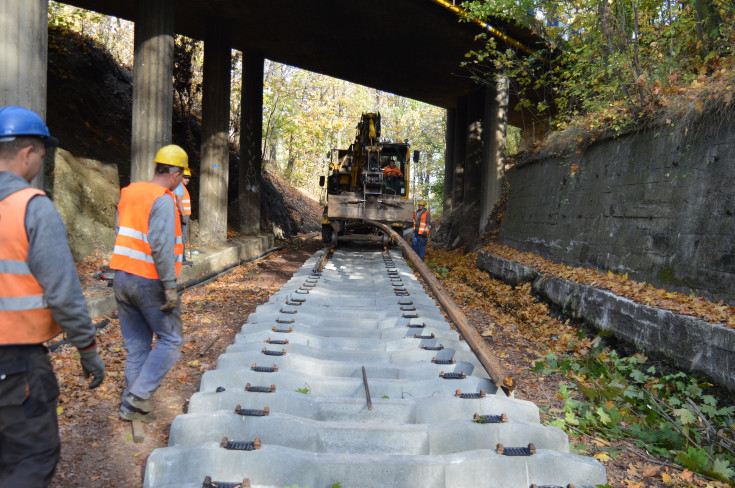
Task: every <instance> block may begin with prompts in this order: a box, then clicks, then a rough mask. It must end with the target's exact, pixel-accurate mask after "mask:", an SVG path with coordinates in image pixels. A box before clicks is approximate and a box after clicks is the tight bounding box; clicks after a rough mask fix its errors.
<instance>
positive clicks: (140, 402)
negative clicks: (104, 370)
mask: <svg viewBox="0 0 735 488" xmlns="http://www.w3.org/2000/svg"><path fill="white" fill-rule="evenodd" d="M123 402H126V403H128V404H129V405H130V406H132V407H135V409H136V410H139V411H141V412H143V413H148V412H150V411H151V410H153V402H152V401H151V399H150V398H148V399H143V398H140V397H139V396H137V395H133V394H132V393H128V394H127V395H125V397H124V398H123Z"/></svg>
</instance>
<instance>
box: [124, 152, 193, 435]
mask: <svg viewBox="0 0 735 488" xmlns="http://www.w3.org/2000/svg"><path fill="white" fill-rule="evenodd" d="M154 161H155V162H156V168H155V173H154V176H153V179H152V180H151V181H148V182H146V181H140V182H136V183H131V184H130V185H129V186H127V187H126V188H123V189H122V191H121V195H120V203H119V204H118V208H117V212H118V215H117V237H116V239H115V248H114V250H113V253H112V260H111V261H110V268H112V269H114V270H116V271H115V280H114V282H113V289H114V291H115V300H116V301H117V308H118V313H119V315H120V332H121V333H122V336H123V340H124V341H125V347H126V348H127V350H128V354H127V358H126V360H125V391H124V392H123V394H122V401H121V404H120V409H119V410H118V416H119V417H120V418H121V419H123V420H129V421H132V420H135V419H140V420H143V421H144V422H150V421H153V420H155V418H156V416H155V414H154V413H153V412H152V409H153V403H152V400H151V395H153V392H155V391H156V389H157V388H158V386H159V385H160V384H161V381H162V380H163V377H164V376H165V375H166V373H167V372H168V371H169V370H170V369H171V367H172V366H173V365H174V363H175V362H176V359H177V358H178V357H179V351H180V349H181V345H182V344H183V342H184V334H183V325H182V323H181V315H180V313H179V295H178V293H177V292H176V278H177V277H178V275H179V273H180V271H181V265H182V261H183V258H184V256H183V255H184V244H183V240H182V235H181V221H180V219H178V218H177V216H176V211H175V203H174V195H173V193H172V192H173V191H174V190H175V189H176V187H177V186H178V185H179V184H180V183H181V181H182V179H183V176H184V174H183V173H184V170H186V169H187V168H188V166H189V164H188V162H189V157H188V156H187V154H186V151H184V150H183V149H182V148H181V147H179V146H177V145H175V144H171V145H168V146H164V147H163V148H161V149H160V150H159V151H158V153H156V157H155V159H154ZM154 335H155V336H156V346H155V347H154V348H152V349H151V344H152V340H153V336H154Z"/></svg>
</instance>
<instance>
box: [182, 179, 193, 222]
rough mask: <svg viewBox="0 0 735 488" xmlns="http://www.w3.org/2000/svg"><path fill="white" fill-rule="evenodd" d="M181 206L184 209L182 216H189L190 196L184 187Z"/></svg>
mask: <svg viewBox="0 0 735 488" xmlns="http://www.w3.org/2000/svg"><path fill="white" fill-rule="evenodd" d="M181 206H182V207H184V215H191V195H189V190H187V189H186V185H184V198H182V199H181Z"/></svg>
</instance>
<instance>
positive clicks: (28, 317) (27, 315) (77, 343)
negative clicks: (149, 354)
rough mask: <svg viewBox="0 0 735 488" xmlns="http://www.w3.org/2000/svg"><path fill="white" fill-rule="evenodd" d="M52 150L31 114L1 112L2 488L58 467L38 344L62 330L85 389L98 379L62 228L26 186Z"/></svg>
mask: <svg viewBox="0 0 735 488" xmlns="http://www.w3.org/2000/svg"><path fill="white" fill-rule="evenodd" d="M57 144H58V141H57V140H56V139H55V138H53V137H51V135H50V134H49V130H48V127H46V125H45V124H44V122H43V119H41V117H40V116H39V115H38V114H36V113H35V112H33V111H31V110H28V109H26V108H22V107H14V106H8V107H3V108H0V486H23V487H33V488H37V487H45V486H48V485H49V484H50V483H51V479H52V478H53V475H54V471H55V469H56V464H57V463H58V461H59V454H60V441H59V431H58V420H57V413H56V408H57V406H56V398H57V397H58V395H59V387H58V383H57V382H56V377H55V376H54V371H53V369H52V367H51V362H50V361H49V357H48V354H47V352H48V350H47V349H46V347H45V346H44V345H43V343H44V342H46V341H48V340H50V339H52V338H53V337H55V336H56V335H57V334H59V333H60V332H61V331H62V330H63V331H64V332H65V333H66V338H67V340H68V341H69V342H70V343H71V344H72V345H73V346H74V347H76V348H77V349H78V350H79V356H80V359H81V363H82V372H83V373H84V376H85V377H89V375H91V376H93V379H92V381H91V382H90V383H89V387H90V388H96V387H97V386H99V385H100V384H101V383H102V381H103V379H104V378H105V365H104V363H103V362H102V360H101V359H100V357H99V356H98V354H97V345H96V343H95V332H96V330H95V327H94V325H93V324H92V320H91V319H90V317H89V313H88V311H87V302H86V300H85V299H84V295H83V294H82V288H81V286H80V285H79V276H78V275H77V270H76V267H75V266H74V260H73V258H72V255H71V251H70V250H69V244H68V242H67V238H66V229H65V228H64V223H63V222H62V220H61V217H60V216H59V213H58V212H57V211H56V208H55V207H54V204H53V203H52V202H51V200H50V199H49V198H48V197H46V196H45V194H44V192H42V191H41V190H37V189H35V188H33V187H31V186H29V184H28V183H29V182H30V181H31V180H32V179H33V177H35V176H36V174H38V172H39V171H40V170H41V168H42V166H43V158H44V156H45V154H46V148H47V147H52V146H56V145H57Z"/></svg>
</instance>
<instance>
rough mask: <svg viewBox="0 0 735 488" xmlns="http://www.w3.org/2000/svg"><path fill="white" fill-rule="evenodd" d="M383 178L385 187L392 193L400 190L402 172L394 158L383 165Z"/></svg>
mask: <svg viewBox="0 0 735 488" xmlns="http://www.w3.org/2000/svg"><path fill="white" fill-rule="evenodd" d="M383 179H384V180H385V186H386V188H389V189H390V190H392V191H393V193H396V194H397V193H398V192H399V191H400V184H401V183H400V181H401V180H402V179H403V172H402V171H401V168H399V167H397V166H396V161H395V159H391V160H390V161H388V164H387V165H386V166H384V167H383Z"/></svg>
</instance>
